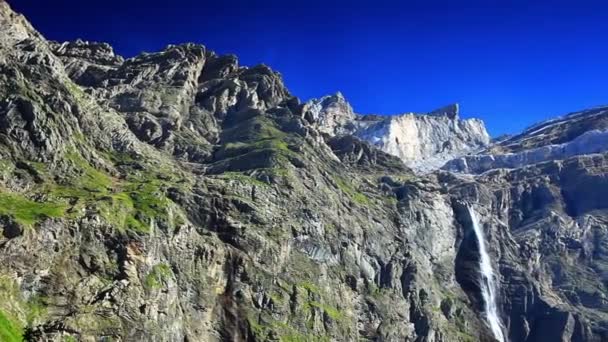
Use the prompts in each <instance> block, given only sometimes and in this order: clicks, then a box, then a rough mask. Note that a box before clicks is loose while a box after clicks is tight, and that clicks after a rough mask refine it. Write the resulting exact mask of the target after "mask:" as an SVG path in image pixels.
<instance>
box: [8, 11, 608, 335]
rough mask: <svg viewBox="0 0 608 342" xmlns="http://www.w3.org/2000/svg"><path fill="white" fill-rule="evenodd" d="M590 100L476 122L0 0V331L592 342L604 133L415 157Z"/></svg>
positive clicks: (606, 254)
mask: <svg viewBox="0 0 608 342" xmlns="http://www.w3.org/2000/svg"><path fill="white" fill-rule="evenodd" d="M600 113H603V112H602V110H601V109H593V110H589V111H585V112H581V113H578V114H573V115H568V116H565V117H563V118H559V119H556V120H555V121H551V122H547V123H543V124H540V125H538V126H536V127H533V128H531V129H529V130H527V131H526V132H524V133H522V134H521V135H517V136H514V137H511V138H507V139H506V140H499V141H496V142H490V141H489V138H488V137H487V133H485V130H484V129H483V124H482V123H481V122H480V121H477V120H471V121H466V120H460V119H458V112H457V107H456V106H449V107H446V108H444V109H441V110H438V111H435V112H431V113H429V114H424V115H417V114H406V115H402V116H394V117H381V116H361V115H357V114H354V112H353V109H352V108H351V107H350V105H348V103H347V102H346V101H345V100H344V97H343V96H341V95H340V94H336V95H333V96H329V97H326V98H323V99H319V100H313V101H310V102H307V103H301V102H300V101H299V100H298V99H297V98H296V97H294V96H293V95H291V93H290V92H289V91H288V90H287V88H286V87H285V85H284V83H283V81H282V79H281V75H280V74H279V73H277V72H275V71H273V70H272V69H270V68H269V67H268V66H265V65H258V66H254V67H244V66H240V65H239V63H238V59H237V58H236V57H235V56H232V55H225V56H220V55H217V54H215V53H213V52H212V51H210V50H208V49H206V48H205V47H204V46H201V45H197V44H182V45H171V46H167V47H166V48H165V49H164V50H162V51H159V52H155V53H142V54H140V55H138V56H136V57H133V58H123V57H121V56H118V55H116V54H115V53H114V52H113V50H112V48H111V46H109V45H108V44H105V43H95V42H86V41H81V40H79V41H74V42H64V43H61V42H52V41H47V40H46V39H45V38H44V37H43V36H42V35H41V34H40V33H38V32H37V31H36V30H35V29H34V28H33V27H32V26H31V25H30V24H29V23H28V21H27V20H26V19H25V18H24V17H23V16H21V15H19V14H17V13H15V12H13V11H12V10H11V9H10V7H9V6H8V4H7V3H6V2H4V1H0V232H1V234H0V340H2V341H20V340H23V339H25V340H30V341H74V340H78V341H360V340H370V341H429V342H430V341H436V342H439V341H496V340H506V339H508V340H509V341H513V342H517V341H530V342H531V341H577V342H578V341H604V340H606V339H607V338H608V300H607V299H606V296H607V294H608V200H607V198H608V197H606V196H605V194H606V193H608V176H607V175H608V154H607V153H606V152H605V150H602V149H600V150H596V149H593V150H589V149H585V148H581V149H577V150H576V153H564V154H551V155H550V157H549V158H545V159H542V160H537V159H534V158H529V159H527V160H525V161H526V162H525V163H521V164H510V165H508V166H509V167H502V166H501V167H498V165H490V167H486V168H485V171H483V172H482V170H481V168H477V166H476V167H475V169H474V170H472V169H466V170H465V169H457V170H451V166H449V165H452V164H457V163H460V162H457V161H453V162H452V161H448V162H447V164H446V166H445V167H444V168H445V169H449V170H445V169H437V170H435V169H434V168H436V167H439V166H440V165H438V164H439V160H441V162H443V160H444V159H445V158H452V157H454V158H473V159H474V158H482V157H481V156H486V155H492V156H494V158H495V159H496V158H500V157H498V156H503V155H505V156H506V155H509V154H517V153H526V152H529V153H532V152H530V151H534V150H535V149H538V148H545V147H546V146H556V145H559V144H566V143H569V142H573V141H577V139H583V138H584V137H590V136H595V135H597V134H600V135H601V134H602V132H603V131H604V130H605V126H604V124H605V120H604V117H603V114H600ZM406 133H407V134H410V135H402V134H406ZM373 137H378V138H379V139H378V140H377V141H374V140H373ZM401 137H404V138H402V139H401ZM406 137H412V140H410V139H409V138H406ZM413 137H417V138H416V139H418V140H415V139H414V138H413ZM392 139H400V140H399V141H400V142H399V143H398V144H397V142H396V141H395V142H393V141H391V140H392ZM584 139H588V138H584ZM402 140H403V141H402ZM413 142H415V143H413ZM599 144H600V145H601V141H600V142H599ZM444 145H446V146H445V150H443V149H439V150H438V148H439V147H441V148H443V146H444ZM583 145H584V144H583ZM402 148H403V149H402ZM566 150H567V149H566ZM437 151H439V155H437ZM589 152H593V153H589ZM466 153H469V154H470V155H468V156H464V155H463V154H466ZM396 155H397V156H396ZM505 158H506V157H505ZM435 159H436V160H435ZM457 160H460V159H457ZM429 161H432V164H433V167H428V168H425V167H419V166H420V165H426V164H429V163H430V162H429ZM524 164H525V165H524ZM408 165H409V166H408ZM467 165H474V162H470V163H469V161H468V160H467ZM412 168H413V169H414V171H416V172H414V171H413V170H412ZM421 170H422V171H423V172H421ZM456 171H458V172H456ZM473 171H475V172H473ZM477 171H479V172H477Z"/></svg>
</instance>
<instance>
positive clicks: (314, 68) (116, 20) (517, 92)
mask: <svg viewBox="0 0 608 342" xmlns="http://www.w3.org/2000/svg"><path fill="white" fill-rule="evenodd" d="M9 3H10V4H11V5H12V6H13V8H14V9H16V10H18V11H19V12H21V13H24V14H25V15H26V16H27V17H28V18H29V19H30V21H31V22H32V23H33V24H34V26H35V27H37V28H38V29H39V30H40V31H41V32H42V33H43V34H44V35H45V36H46V37H47V38H49V39H54V40H70V39H75V38H83V39H86V40H97V41H106V42H109V43H110V44H112V45H113V46H114V47H115V49H116V51H117V52H118V53H120V54H122V55H124V56H127V57H128V56H133V55H135V54H137V53H139V52H140V51H155V50H159V49H161V48H163V47H164V46H165V45H167V44H169V43H180V42H189V41H191V42H197V43H202V44H205V45H206V46H207V47H208V48H210V49H212V50H216V51H218V52H219V53H235V54H237V55H238V56H239V58H240V60H241V64H243V65H253V64H257V63H261V62H264V63H265V64H268V65H270V66H271V67H272V68H274V69H276V70H278V71H280V72H281V73H282V74H283V76H284V79H285V81H286V83H287V86H288V87H289V89H290V90H291V92H292V93H293V94H294V95H296V96H298V97H300V98H301V99H304V100H306V99H309V98H311V97H319V96H322V95H325V94H329V93H334V92H336V91H342V92H343V93H344V95H345V96H346V97H347V99H348V100H349V101H350V102H351V103H352V105H353V107H354V108H355V111H357V112H359V113H376V114H395V113H400V112H406V111H415V112H424V111H429V110H432V109H434V108H435V107H440V106H442V105H445V104H449V103H452V102H459V103H460V104H461V112H462V113H463V116H464V117H472V116H475V117H479V118H482V119H483V120H484V121H485V122H486V124H487V126H488V128H489V131H490V133H491V134H493V135H498V134H502V133H513V132H517V131H519V130H521V129H522V128H524V127H526V126H528V125H529V124H531V123H533V122H536V121H539V120H543V119H545V118H548V117H551V116H555V115H560V114H564V113H567V112H570V111H575V110H578V109H584V108H586V107H591V106H596V105H601V104H607V103H608V91H607V89H608V87H607V85H606V83H607V82H608V2H606V1H586V0H578V1H575V0H571V1H563V0H551V1H534V0H512V1H497V0H476V1H471V0H452V1H447V0H445V1H438V0H427V1H423V0H420V1H407V0H401V1H399V0H394V1H386V0H373V1H356V0H351V1H344V0H337V1H332V0H325V1H319V0H312V1H299V0H296V1H289V0H282V1H270V0H264V1H254V0H229V1H224V0H214V1H205V0H202V1H194V0H191V1H187V0H170V1H162V2H161V1H158V2H155V1H152V0H148V1H143V0H121V1H117V0H103V1H102V0H99V1H93V0H91V1H83V0H79V1H76V0H54V1H40V0H12V1H11V0H9Z"/></svg>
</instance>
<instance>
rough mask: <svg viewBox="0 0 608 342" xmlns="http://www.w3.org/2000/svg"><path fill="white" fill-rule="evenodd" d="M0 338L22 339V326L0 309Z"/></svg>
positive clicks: (6, 340)
mask: <svg viewBox="0 0 608 342" xmlns="http://www.w3.org/2000/svg"><path fill="white" fill-rule="evenodd" d="M0 340H1V341H3V342H21V341H23V328H22V327H21V326H20V325H19V324H18V323H16V322H14V321H13V320H12V319H10V318H9V317H8V316H7V315H5V314H4V313H3V312H2V311H1V310H0Z"/></svg>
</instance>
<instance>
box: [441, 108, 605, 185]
mask: <svg viewBox="0 0 608 342" xmlns="http://www.w3.org/2000/svg"><path fill="white" fill-rule="evenodd" d="M606 151H608V107H597V108H592V109H588V110H583V111H580V112H574V113H571V114H568V115H565V116H563V117H558V118H555V119H551V120H547V121H543V122H541V123H538V124H536V125H533V126H532V127H530V128H528V129H527V130H525V131H524V132H523V133H521V134H518V135H516V136H513V137H511V138H509V139H506V140H503V141H499V142H497V143H495V144H492V145H490V146H489V147H488V148H487V149H484V150H483V151H480V152H479V153H477V154H471V155H467V156H462V157H459V158H455V159H454V160H451V161H449V162H448V163H446V164H445V165H444V166H443V169H445V170H449V171H453V172H462V173H483V172H486V171H488V170H492V169H501V168H506V169H515V168H520V167H524V166H527V165H533V164H536V163H540V162H544V161H550V160H562V159H566V158H569V157H573V156H577V155H584V154H592V153H603V152H606Z"/></svg>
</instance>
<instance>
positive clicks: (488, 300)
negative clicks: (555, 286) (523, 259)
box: [468, 207, 506, 342]
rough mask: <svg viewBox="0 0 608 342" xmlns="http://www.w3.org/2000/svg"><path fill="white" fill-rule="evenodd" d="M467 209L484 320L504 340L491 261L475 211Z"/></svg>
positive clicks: (500, 340) (499, 339)
mask: <svg viewBox="0 0 608 342" xmlns="http://www.w3.org/2000/svg"><path fill="white" fill-rule="evenodd" d="M468 209H469V216H470V218H471V222H472V223H473V230H474V231H475V236H476V237H477V242H478V244H479V276H480V281H479V285H480V287H481V295H482V296H483V300H484V302H485V315H486V321H487V322H488V324H489V326H490V329H492V333H493V334H494V337H495V338H496V339H497V340H498V341H499V342H505V341H506V339H505V336H504V333H503V325H502V322H501V320H500V316H499V315H498V307H497V304H496V281H495V279H494V270H493V269H492V262H491V260H490V255H489V254H488V251H487V250H486V241H485V238H484V235H483V230H482V229H481V226H480V224H479V219H478V218H477V213H476V212H475V210H473V208H471V207H468Z"/></svg>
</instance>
